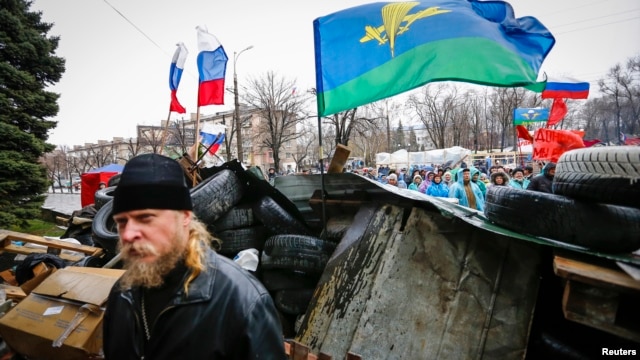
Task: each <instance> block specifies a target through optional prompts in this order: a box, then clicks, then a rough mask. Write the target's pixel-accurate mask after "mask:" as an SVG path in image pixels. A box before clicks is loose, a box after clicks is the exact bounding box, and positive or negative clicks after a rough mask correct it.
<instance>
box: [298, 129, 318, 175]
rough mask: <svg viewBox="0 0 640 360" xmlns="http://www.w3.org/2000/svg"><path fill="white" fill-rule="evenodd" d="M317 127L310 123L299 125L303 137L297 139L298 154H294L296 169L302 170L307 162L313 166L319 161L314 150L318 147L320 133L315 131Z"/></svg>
mask: <svg viewBox="0 0 640 360" xmlns="http://www.w3.org/2000/svg"><path fill="white" fill-rule="evenodd" d="M315 127H316V125H315V124H313V122H310V121H301V124H300V125H299V130H300V134H301V136H300V137H299V138H297V139H296V152H295V153H294V154H293V160H294V161H295V162H296V169H301V168H302V167H303V166H304V163H305V162H308V163H311V164H313V163H314V162H315V160H316V159H317V157H316V156H314V153H315V152H314V149H315V148H316V146H317V145H318V132H317V131H315V130H314V128H315ZM305 160H309V161H305Z"/></svg>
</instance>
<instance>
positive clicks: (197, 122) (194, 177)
mask: <svg viewBox="0 0 640 360" xmlns="http://www.w3.org/2000/svg"><path fill="white" fill-rule="evenodd" d="M199 136H200V106H198V111H197V112H196V132H195V134H194V144H193V148H194V151H195V154H194V156H193V158H194V159H197V158H198V150H199V149H198V148H199V147H200V146H199V144H200V142H199V141H198V137H199ZM197 171H198V164H197V163H196V166H195V167H194V169H193V172H194V173H195V172H197ZM196 181H197V180H196V176H195V175H194V176H193V186H196Z"/></svg>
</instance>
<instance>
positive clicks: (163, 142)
mask: <svg viewBox="0 0 640 360" xmlns="http://www.w3.org/2000/svg"><path fill="white" fill-rule="evenodd" d="M170 119H171V110H169V114H168V115H167V122H166V123H165V124H164V130H163V131H162V142H161V143H160V155H162V153H163V152H164V144H165V143H166V142H167V132H168V131H169V121H170Z"/></svg>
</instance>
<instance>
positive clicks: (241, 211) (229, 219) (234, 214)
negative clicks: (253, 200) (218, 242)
mask: <svg viewBox="0 0 640 360" xmlns="http://www.w3.org/2000/svg"><path fill="white" fill-rule="evenodd" d="M253 225H256V219H255V217H254V216H253V208H252V206H251V205H248V204H245V205H238V206H234V207H233V208H231V210H229V211H227V213H225V214H224V215H222V216H221V217H220V218H219V219H218V220H216V221H215V222H214V223H213V224H212V225H211V228H212V229H213V230H214V232H221V231H225V230H233V229H242V228H246V227H251V226H253Z"/></svg>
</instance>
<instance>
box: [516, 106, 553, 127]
mask: <svg viewBox="0 0 640 360" xmlns="http://www.w3.org/2000/svg"><path fill="white" fill-rule="evenodd" d="M547 120H549V109H546V108H517V109H514V110H513V125H522V124H526V123H532V122H543V121H547Z"/></svg>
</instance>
